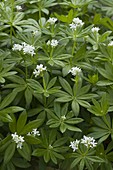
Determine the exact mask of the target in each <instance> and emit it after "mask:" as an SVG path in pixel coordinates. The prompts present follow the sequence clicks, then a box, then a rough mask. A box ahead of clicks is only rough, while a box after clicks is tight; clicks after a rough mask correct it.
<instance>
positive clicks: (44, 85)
mask: <svg viewBox="0 0 113 170" xmlns="http://www.w3.org/2000/svg"><path fill="white" fill-rule="evenodd" d="M42 76H43V77H42V78H43V87H44V90H46V83H45V79H44V75H42Z"/></svg>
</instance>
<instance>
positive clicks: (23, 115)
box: [17, 111, 27, 134]
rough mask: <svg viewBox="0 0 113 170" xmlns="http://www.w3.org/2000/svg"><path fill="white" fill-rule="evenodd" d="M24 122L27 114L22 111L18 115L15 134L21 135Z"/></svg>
mask: <svg viewBox="0 0 113 170" xmlns="http://www.w3.org/2000/svg"><path fill="white" fill-rule="evenodd" d="M26 121H27V112H26V111H23V112H22V113H21V114H20V116H19V118H18V121H17V133H18V134H21V131H22V130H23V128H24V126H25V124H26Z"/></svg>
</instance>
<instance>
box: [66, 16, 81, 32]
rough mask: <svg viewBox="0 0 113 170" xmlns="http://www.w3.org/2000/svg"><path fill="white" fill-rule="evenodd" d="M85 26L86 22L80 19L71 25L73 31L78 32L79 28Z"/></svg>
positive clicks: (75, 19) (74, 20)
mask: <svg viewBox="0 0 113 170" xmlns="http://www.w3.org/2000/svg"><path fill="white" fill-rule="evenodd" d="M83 25H84V22H82V20H80V19H79V18H78V17H77V18H74V19H73V22H72V23H71V24H69V26H70V28H71V29H72V30H76V28H77V27H82V26H83Z"/></svg>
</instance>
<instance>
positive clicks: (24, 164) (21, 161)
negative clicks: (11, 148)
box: [12, 158, 31, 168]
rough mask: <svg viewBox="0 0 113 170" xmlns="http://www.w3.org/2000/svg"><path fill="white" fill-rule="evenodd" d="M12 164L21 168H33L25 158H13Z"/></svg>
mask: <svg viewBox="0 0 113 170" xmlns="http://www.w3.org/2000/svg"><path fill="white" fill-rule="evenodd" d="M12 162H13V164H14V165H15V166H16V167H19V168H29V167H30V166H31V165H30V163H29V162H27V161H26V160H25V159H23V158H13V159H12Z"/></svg>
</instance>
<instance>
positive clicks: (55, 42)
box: [47, 39, 58, 47]
mask: <svg viewBox="0 0 113 170" xmlns="http://www.w3.org/2000/svg"><path fill="white" fill-rule="evenodd" d="M47 45H50V46H51V47H56V46H57V45H58V41H57V40H55V39H52V40H48V42H47Z"/></svg>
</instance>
